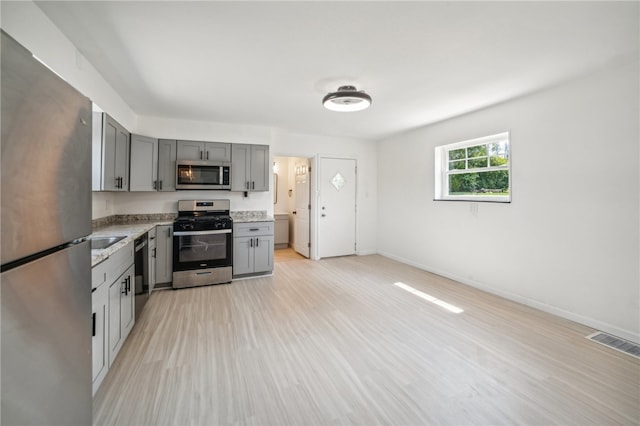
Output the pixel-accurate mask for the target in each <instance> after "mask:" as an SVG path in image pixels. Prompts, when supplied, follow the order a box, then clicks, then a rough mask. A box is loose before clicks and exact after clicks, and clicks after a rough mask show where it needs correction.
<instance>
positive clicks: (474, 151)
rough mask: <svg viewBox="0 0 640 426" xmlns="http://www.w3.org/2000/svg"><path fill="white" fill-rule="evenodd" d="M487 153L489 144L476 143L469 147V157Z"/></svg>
mask: <svg viewBox="0 0 640 426" xmlns="http://www.w3.org/2000/svg"><path fill="white" fill-rule="evenodd" d="M486 155H487V146H486V145H476V146H470V147H469V148H467V157H469V158H474V157H483V156H486Z"/></svg>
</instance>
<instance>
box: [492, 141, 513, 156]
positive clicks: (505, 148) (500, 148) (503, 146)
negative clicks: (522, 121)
mask: <svg viewBox="0 0 640 426" xmlns="http://www.w3.org/2000/svg"><path fill="white" fill-rule="evenodd" d="M489 155H490V156H492V157H502V158H509V144H508V143H507V141H501V142H496V143H490V144H489Z"/></svg>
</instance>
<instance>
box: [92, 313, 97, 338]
mask: <svg viewBox="0 0 640 426" xmlns="http://www.w3.org/2000/svg"><path fill="white" fill-rule="evenodd" d="M91 321H92V324H91V337H96V313H95V312H94V313H93V314H92V315H91Z"/></svg>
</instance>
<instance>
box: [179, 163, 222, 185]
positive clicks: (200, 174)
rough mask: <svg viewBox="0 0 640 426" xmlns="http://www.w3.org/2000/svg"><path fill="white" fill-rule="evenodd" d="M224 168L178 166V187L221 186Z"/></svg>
mask: <svg viewBox="0 0 640 426" xmlns="http://www.w3.org/2000/svg"><path fill="white" fill-rule="evenodd" d="M221 167H222V166H194V165H185V164H179V165H178V185H221V184H222V182H221V178H220V177H221V175H222V173H220V169H221Z"/></svg>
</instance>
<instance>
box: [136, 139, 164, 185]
mask: <svg viewBox="0 0 640 426" xmlns="http://www.w3.org/2000/svg"><path fill="white" fill-rule="evenodd" d="M130 158H131V168H130V170H129V191H132V192H134V191H156V190H157V187H158V139H155V138H151V137H149V136H142V135H131V157H130Z"/></svg>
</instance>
